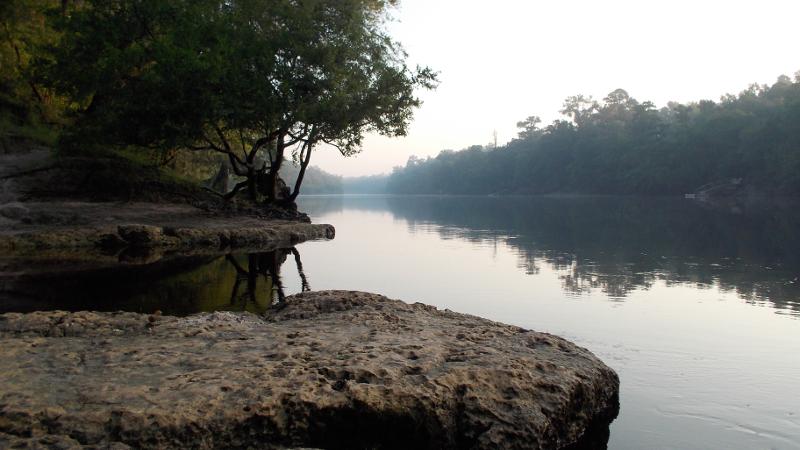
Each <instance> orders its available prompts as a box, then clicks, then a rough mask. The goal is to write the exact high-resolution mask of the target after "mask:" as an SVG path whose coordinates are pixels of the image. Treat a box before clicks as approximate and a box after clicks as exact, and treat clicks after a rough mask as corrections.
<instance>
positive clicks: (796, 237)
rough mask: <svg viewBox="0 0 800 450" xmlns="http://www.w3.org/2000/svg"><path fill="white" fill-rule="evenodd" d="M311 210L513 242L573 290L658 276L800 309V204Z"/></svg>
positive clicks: (663, 202) (618, 201)
mask: <svg viewBox="0 0 800 450" xmlns="http://www.w3.org/2000/svg"><path fill="white" fill-rule="evenodd" d="M302 206H303V208H304V209H305V210H308V211H309V213H310V214H311V215H312V217H314V216H317V215H324V214H328V213H331V212H334V211H338V210H342V209H343V208H345V207H346V208H347V209H358V210H372V211H379V212H390V213H391V214H392V215H393V216H394V217H395V218H396V219H402V220H404V221H406V222H407V224H408V228H409V230H410V231H411V232H416V231H418V230H420V231H425V232H428V231H431V230H433V231H435V232H436V233H437V234H438V235H439V236H440V237H441V238H442V239H445V240H447V239H460V240H465V241H468V242H471V243H474V244H476V245H497V244H498V243H502V244H506V245H508V246H510V247H511V248H512V249H514V251H515V252H516V254H517V255H518V258H519V262H518V267H519V268H520V269H521V270H523V271H525V272H526V273H528V274H536V273H537V272H538V270H539V268H540V267H541V266H542V265H547V266H549V267H550V268H552V269H555V270H557V271H558V272H559V273H560V277H561V281H562V287H563V289H564V290H565V291H566V292H567V293H569V294H584V293H587V292H592V291H600V292H603V293H604V294H606V295H607V296H608V297H609V298H611V299H617V300H621V299H624V298H625V297H627V296H628V295H629V294H630V293H631V292H632V291H633V290H636V289H648V288H650V287H651V286H652V285H653V284H654V283H655V282H657V281H662V282H665V283H666V284H687V285H692V286H694V287H697V288H699V289H704V288H710V287H718V288H720V289H722V290H723V291H733V292H736V293H737V294H738V295H739V296H740V297H741V298H743V299H745V300H746V301H748V302H750V303H753V304H768V305H770V306H773V307H775V308H778V309H779V310H780V311H781V312H785V313H791V314H795V315H796V314H800V279H798V276H800V233H798V232H797V230H800V208H796V205H794V204H792V203H791V202H785V203H779V202H770V203H765V202H760V203H753V204H746V203H745V204H735V205H722V206H715V205H709V204H702V203H696V202H691V201H687V200H684V199H671V198H655V199H654V198H631V197H629V198H619V197H558V198H555V197H514V198H490V197H385V198H381V197H372V198H370V197H362V198H316V199H314V198H312V199H306V200H305V201H304V203H303V205H302Z"/></svg>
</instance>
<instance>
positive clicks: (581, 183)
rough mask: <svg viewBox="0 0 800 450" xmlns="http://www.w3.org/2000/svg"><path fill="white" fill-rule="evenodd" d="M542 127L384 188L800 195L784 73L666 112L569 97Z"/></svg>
mask: <svg viewBox="0 0 800 450" xmlns="http://www.w3.org/2000/svg"><path fill="white" fill-rule="evenodd" d="M562 113H563V114H564V115H565V116H567V118H568V119H569V120H556V121H554V122H553V123H552V124H550V125H548V126H547V127H545V128H544V129H539V128H538V127H537V124H538V122H537V119H538V118H537V117H535V116H532V117H529V118H528V119H526V120H525V121H522V122H519V123H518V126H519V127H520V128H521V129H522V131H521V132H520V138H519V139H515V140H513V141H511V142H510V143H508V144H507V145H505V146H503V147H499V148H497V149H491V148H483V147H480V146H478V147H471V148H469V149H466V150H462V151H460V152H452V151H443V152H441V153H440V154H439V155H438V156H437V157H435V158H428V159H425V160H420V159H417V158H413V157H412V158H411V159H409V161H408V163H407V164H406V166H405V167H403V168H398V169H396V170H395V171H394V173H393V174H392V175H391V177H390V179H389V184H388V190H389V192H392V193H413V194H422V193H425V194H430V193H433V194H503V193H594V194H652V195H662V194H663V195H668V194H684V193H688V192H694V191H695V190H696V189H697V188H698V187H700V186H702V185H704V184H707V183H709V182H719V181H725V180H730V179H738V178H741V179H742V180H743V185H744V186H747V187H748V188H750V189H752V191H754V192H761V193H775V194H791V195H796V194H800V175H798V174H800V126H798V124H800V79H795V80H794V81H792V80H790V79H789V78H788V77H786V76H782V77H780V78H779V79H778V81H777V82H776V83H775V84H773V85H772V86H757V85H753V86H751V87H749V88H748V89H747V90H745V91H743V92H742V93H740V94H739V95H738V96H733V95H728V96H726V97H724V98H723V99H722V100H721V101H720V102H711V101H701V102H698V103H692V104H688V105H681V104H677V103H670V104H668V105H667V106H666V107H664V108H661V109H660V110H658V109H656V108H655V107H654V105H653V104H652V103H650V102H641V103H640V102H639V101H637V100H636V99H634V98H632V97H630V96H629V95H628V94H627V93H626V92H625V91H624V90H621V89H618V90H616V91H614V92H612V93H610V94H609V95H608V96H607V97H606V98H605V99H603V101H600V102H598V101H594V100H592V99H591V98H588V97H584V96H580V95H579V96H574V97H570V98H568V99H567V100H566V101H565V103H564V109H563V110H562Z"/></svg>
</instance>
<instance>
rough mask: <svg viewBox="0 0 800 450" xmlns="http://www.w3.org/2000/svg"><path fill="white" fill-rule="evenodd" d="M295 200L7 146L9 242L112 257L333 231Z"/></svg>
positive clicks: (4, 180)
mask: <svg viewBox="0 0 800 450" xmlns="http://www.w3.org/2000/svg"><path fill="white" fill-rule="evenodd" d="M334 234H335V231H334V228H333V227H332V226H330V225H324V224H322V225H320V224H311V223H310V220H309V219H308V216H306V215H305V214H303V213H301V212H299V211H297V210H295V209H289V208H284V209H279V208H270V207H266V206H260V205H259V206H256V205H249V204H245V203H241V202H238V203H237V202H236V201H224V200H222V199H221V198H220V197H219V196H218V195H215V194H213V193H212V192H210V191H208V190H204V189H202V188H200V187H199V186H198V185H196V184H192V183H189V182H186V181H185V180H180V179H177V178H174V177H172V176H170V175H169V174H167V173H165V172H163V171H161V170H159V169H158V168H157V167H152V166H143V165H139V164H136V163H134V162H132V161H129V160H126V159H124V158H120V157H103V158H87V157H64V156H58V155H56V154H55V153H53V151H52V150H51V149H47V148H38V149H30V150H28V151H25V152H19V153H8V154H3V155H0V252H2V253H3V255H4V256H6V257H23V256H26V257H27V256H32V257H37V258H47V257H58V258H64V259H75V258H78V259H86V260H91V259H96V260H102V259H104V258H107V257H108V256H109V255H117V254H121V253H123V252H125V250H127V249H132V250H133V251H128V252H127V254H128V255H134V256H136V255H144V257H143V260H144V261H152V260H153V255H163V254H176V255H193V254H197V253H202V254H208V253H209V252H212V253H213V252H217V253H220V254H221V253H225V252H229V251H232V250H236V251H246V250H249V249H259V250H263V251H266V250H271V249H275V248H282V247H290V246H292V245H295V244H297V243H300V242H303V241H307V240H314V239H332V238H333V237H334Z"/></svg>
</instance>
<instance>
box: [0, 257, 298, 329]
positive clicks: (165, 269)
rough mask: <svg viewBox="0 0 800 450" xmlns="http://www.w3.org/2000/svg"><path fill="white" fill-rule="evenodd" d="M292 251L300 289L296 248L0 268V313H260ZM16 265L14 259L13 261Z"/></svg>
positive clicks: (280, 290) (279, 286) (276, 293)
mask: <svg viewBox="0 0 800 450" xmlns="http://www.w3.org/2000/svg"><path fill="white" fill-rule="evenodd" d="M289 255H292V257H293V260H294V266H295V269H296V270H297V275H298V276H299V278H300V280H301V283H300V284H301V285H300V287H299V288H300V290H301V291H308V290H310V289H311V287H310V285H309V282H308V278H307V276H306V274H305V272H304V270H303V264H302V261H301V257H300V252H299V251H298V250H297V249H296V248H288V249H278V250H273V251H269V252H261V253H250V254H227V255H222V256H197V257H184V258H176V259H167V260H159V261H156V262H152V263H146V264H134V265H125V264H117V265H110V266H106V267H103V268H94V269H91V270H83V269H78V270H69V267H66V268H63V269H62V270H41V267H42V266H30V270H27V271H23V272H22V273H20V271H19V270H15V271H9V270H7V269H8V267H9V266H10V265H11V263H8V262H7V264H3V266H4V268H5V269H6V270H4V271H1V272H0V313H2V312H10V311H16V312H28V311H37V310H52V309H61V310H68V311H79V310H94V311H119V310H121V311H134V312H143V313H151V312H154V311H156V310H160V311H162V312H163V313H164V314H169V315H187V314H192V313H196V312H201V311H216V310H227V311H250V312H253V313H262V312H264V311H266V310H267V309H268V308H269V307H271V306H272V305H274V304H277V303H280V302H282V301H284V299H285V298H286V295H287V293H286V292H285V289H284V283H283V281H282V277H281V267H282V266H283V265H284V264H285V263H286V261H287V259H288V257H289ZM14 266H15V267H19V263H18V262H16V263H15V264H14Z"/></svg>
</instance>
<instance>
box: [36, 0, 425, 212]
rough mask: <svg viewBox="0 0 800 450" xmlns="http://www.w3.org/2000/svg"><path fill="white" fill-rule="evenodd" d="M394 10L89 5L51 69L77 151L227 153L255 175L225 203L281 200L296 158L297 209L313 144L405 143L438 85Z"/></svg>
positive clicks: (318, 4)
mask: <svg viewBox="0 0 800 450" xmlns="http://www.w3.org/2000/svg"><path fill="white" fill-rule="evenodd" d="M390 3H393V2H386V1H381V0H336V1H333V0H327V1H326V0H171V1H169V2H165V1H163V0H88V1H87V2H86V3H85V5H84V7H83V8H81V9H79V10H76V11H74V12H73V13H72V14H71V15H69V16H68V17H67V18H66V19H65V20H63V22H62V23H61V29H62V30H63V31H64V35H63V36H64V37H63V39H62V40H61V42H60V44H59V45H58V46H57V47H56V48H55V49H54V52H55V58H54V61H55V63H51V64H44V65H43V66H42V70H41V73H42V74H43V76H44V78H45V80H46V81H47V82H49V84H50V85H52V86H54V87H56V88H58V89H60V90H61V91H63V92H65V93H67V94H69V95H71V96H72V98H74V99H76V101H77V102H78V103H79V104H80V105H81V108H80V113H79V117H78V119H77V121H76V126H75V128H74V131H73V133H72V134H71V142H72V145H76V143H77V144H78V145H83V144H84V143H86V142H89V141H92V142H93V143H95V144H101V145H125V146H127V145H136V146H145V147H151V148H155V149H160V150H164V151H171V150H174V149H179V148H180V149H191V150H202V151H215V152H219V153H222V154H224V155H225V156H226V157H227V159H228V161H229V163H230V166H231V168H232V169H233V172H234V173H235V174H236V175H238V176H240V177H242V178H243V181H241V182H240V183H238V184H237V185H236V187H235V188H234V189H233V191H231V192H230V193H228V194H227V196H229V197H230V196H233V195H236V193H237V192H239V191H240V190H246V191H247V192H248V194H249V196H250V198H251V199H254V200H255V199H257V198H258V197H260V195H259V193H261V194H263V195H264V196H265V197H266V198H267V199H268V200H273V201H274V200H278V197H279V195H278V188H277V186H278V173H279V170H280V168H281V165H282V164H283V163H284V161H285V159H287V158H288V156H289V154H290V153H291V155H292V156H293V157H294V158H295V160H296V161H298V162H299V163H300V166H301V168H300V175H299V176H298V180H297V183H296V185H295V187H294V189H293V192H291V194H289V195H288V198H283V199H282V200H286V201H291V200H294V198H295V197H296V196H297V193H298V192H299V189H300V184H301V183H302V179H303V174H304V172H305V168H306V167H307V166H308V164H309V161H310V158H311V154H312V152H313V150H314V149H315V148H318V147H319V146H320V145H326V144H327V145H331V146H334V147H336V148H338V149H339V150H340V151H341V152H342V154H343V155H345V156H348V155H352V154H354V153H356V152H357V151H358V149H359V148H360V144H361V142H362V139H363V136H364V134H365V133H367V132H378V133H382V134H386V135H403V134H405V132H406V130H407V127H408V124H409V121H410V119H411V113H412V110H413V109H414V108H415V107H416V106H418V105H419V104H420V100H419V98H418V97H417V96H416V95H415V93H414V91H415V89H416V88H420V87H421V88H432V87H433V86H434V84H435V82H436V77H435V74H434V73H433V72H432V71H431V70H430V69H428V68H417V69H415V70H411V69H409V68H408V67H407V66H406V64H405V62H404V60H405V54H404V52H403V51H402V49H401V48H400V46H399V45H398V44H397V43H396V42H395V41H393V40H392V38H391V37H390V36H389V35H388V34H387V33H386V31H385V21H386V17H387V14H388V9H389V8H390V6H391V4H390ZM67 142H70V139H68V140H67Z"/></svg>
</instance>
